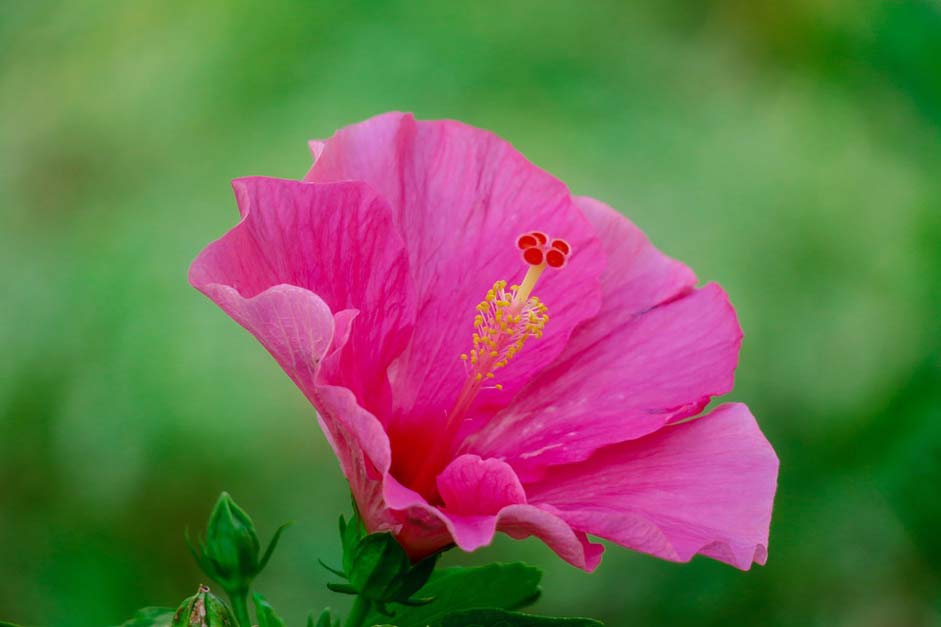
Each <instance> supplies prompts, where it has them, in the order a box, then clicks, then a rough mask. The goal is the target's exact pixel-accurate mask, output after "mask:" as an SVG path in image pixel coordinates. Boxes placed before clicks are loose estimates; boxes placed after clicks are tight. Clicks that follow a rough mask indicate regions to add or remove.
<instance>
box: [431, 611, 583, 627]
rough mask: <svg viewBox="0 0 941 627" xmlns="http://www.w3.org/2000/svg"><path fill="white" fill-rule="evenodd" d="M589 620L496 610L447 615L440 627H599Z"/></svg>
mask: <svg viewBox="0 0 941 627" xmlns="http://www.w3.org/2000/svg"><path fill="white" fill-rule="evenodd" d="M600 625H601V623H599V622H598V621H596V620H593V619H591V618H554V617H552V616H536V615H535V614H522V613H520V612H508V611H506V610H497V609H478V610H461V611H460V612H454V613H453V614H448V615H447V616H445V617H444V619H443V620H442V621H441V627H563V626H564V627H600Z"/></svg>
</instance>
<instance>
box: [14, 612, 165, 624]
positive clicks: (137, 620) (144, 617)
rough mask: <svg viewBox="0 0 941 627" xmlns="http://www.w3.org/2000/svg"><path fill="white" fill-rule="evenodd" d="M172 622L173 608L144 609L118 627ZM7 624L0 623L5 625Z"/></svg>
mask: <svg viewBox="0 0 941 627" xmlns="http://www.w3.org/2000/svg"><path fill="white" fill-rule="evenodd" d="M172 622H173V608H170V607H145V608H142V609H139V610H137V612H135V613H134V616H132V617H131V618H129V619H127V620H126V621H124V622H123V623H121V625H120V627H170V623H172ZM7 624H8V623H0V625H7Z"/></svg>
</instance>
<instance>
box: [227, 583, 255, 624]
mask: <svg viewBox="0 0 941 627" xmlns="http://www.w3.org/2000/svg"><path fill="white" fill-rule="evenodd" d="M229 601H231V602H232V611H233V612H234V613H235V620H236V621H237V622H238V624H239V626H240V627H251V625H252V619H251V618H250V617H249V615H248V591H247V590H245V591H243V592H236V593H233V594H229Z"/></svg>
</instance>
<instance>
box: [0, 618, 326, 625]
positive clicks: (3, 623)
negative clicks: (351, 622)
mask: <svg viewBox="0 0 941 627" xmlns="http://www.w3.org/2000/svg"><path fill="white" fill-rule="evenodd" d="M0 627H20V626H19V625H17V624H16V623H8V622H6V621H2V620H0ZM318 627H319V625H318Z"/></svg>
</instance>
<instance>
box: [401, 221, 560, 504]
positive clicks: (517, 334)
mask: <svg viewBox="0 0 941 627" xmlns="http://www.w3.org/2000/svg"><path fill="white" fill-rule="evenodd" d="M516 245H517V247H518V248H519V250H520V253H521V255H522V258H523V261H524V262H526V264H528V266H529V268H528V269H527V271H526V276H525V277H523V281H522V283H520V285H513V286H510V288H509V289H507V284H506V281H503V280H500V281H497V282H496V283H494V284H493V287H492V288H491V289H490V290H489V291H488V292H487V295H486V296H485V297H484V300H483V301H482V302H481V303H480V304H479V305H477V314H476V315H475V316H474V333H473V336H472V343H473V348H471V350H470V351H469V352H468V353H464V354H462V355H461V360H462V361H463V362H464V369H465V371H466V372H467V378H466V379H465V380H464V385H463V387H462V388H461V391H460V393H459V394H458V396H457V399H456V400H455V402H454V406H453V407H452V408H451V411H450V412H448V414H447V421H446V423H445V428H444V432H443V434H442V436H441V439H440V440H439V442H440V445H439V446H438V447H436V450H434V451H430V452H429V454H428V456H427V457H426V458H425V460H424V462H423V463H422V465H421V469H420V470H419V472H418V473H417V476H416V479H415V483H414V486H413V489H415V490H416V491H418V492H419V493H421V494H423V495H424V496H425V497H426V498H429V499H430V497H431V496H432V495H433V494H434V493H435V491H436V486H435V479H436V477H437V475H438V472H440V471H441V470H442V468H441V466H442V465H444V464H446V463H447V461H448V460H449V459H450V456H451V453H452V449H453V448H454V444H455V442H454V440H455V438H456V436H457V434H458V432H459V431H460V428H461V425H462V424H463V423H464V420H465V418H466V416H467V411H468V410H469V409H470V407H471V405H472V404H473V402H474V399H475V398H477V394H478V393H479V392H480V390H482V389H497V390H502V389H503V386H502V385H501V384H499V383H495V382H494V383H491V380H493V379H495V378H496V371H497V370H499V369H500V368H503V367H505V366H506V365H507V364H508V363H509V361H510V360H511V359H513V357H515V356H516V355H517V354H519V352H520V351H521V350H522V349H523V346H524V345H525V344H526V342H527V341H528V340H529V339H530V338H537V339H538V338H540V337H542V333H543V329H544V328H545V326H546V324H547V323H548V322H549V315H548V313H547V312H548V309H547V308H546V306H545V304H543V303H542V301H540V300H539V299H538V298H537V297H535V296H533V295H532V292H533V288H535V287H536V282H537V281H538V280H539V277H540V276H541V275H542V273H543V271H544V270H545V269H546V268H547V267H548V268H556V269H560V268H562V267H564V266H565V264H566V262H567V261H568V257H569V255H570V254H571V252H572V247H571V246H570V245H569V243H568V242H566V241H565V240H563V239H551V240H550V238H549V237H548V236H546V234H545V233H542V232H540V231H533V232H531V233H525V234H523V235H520V236H519V237H518V238H517V240H516Z"/></svg>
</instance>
